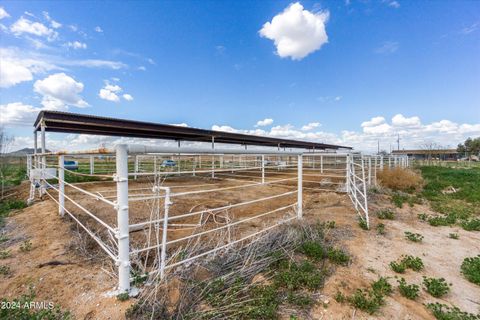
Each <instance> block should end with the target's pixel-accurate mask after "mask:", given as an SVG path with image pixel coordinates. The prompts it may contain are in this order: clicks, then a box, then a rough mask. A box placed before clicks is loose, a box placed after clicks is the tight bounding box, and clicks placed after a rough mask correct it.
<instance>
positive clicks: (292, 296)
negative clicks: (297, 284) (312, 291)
mask: <svg viewBox="0 0 480 320" xmlns="http://www.w3.org/2000/svg"><path fill="white" fill-rule="evenodd" d="M287 302H288V303H290V304H292V305H296V306H299V307H308V306H311V305H312V304H313V303H314V301H313V299H312V298H311V297H310V296H308V295H306V294H301V293H293V292H291V291H290V292H289V293H288V295H287Z"/></svg>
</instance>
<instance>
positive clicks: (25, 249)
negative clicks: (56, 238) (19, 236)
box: [20, 240, 32, 252]
mask: <svg viewBox="0 0 480 320" xmlns="http://www.w3.org/2000/svg"><path fill="white" fill-rule="evenodd" d="M31 250H32V242H31V241H30V240H25V241H23V242H22V244H21V245H20V251H21V252H28V251H31Z"/></svg>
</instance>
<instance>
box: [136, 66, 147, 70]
mask: <svg viewBox="0 0 480 320" xmlns="http://www.w3.org/2000/svg"><path fill="white" fill-rule="evenodd" d="M137 69H138V70H140V71H147V68H145V66H140V67H138V68H137Z"/></svg>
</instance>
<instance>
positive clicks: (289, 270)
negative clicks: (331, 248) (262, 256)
mask: <svg viewBox="0 0 480 320" xmlns="http://www.w3.org/2000/svg"><path fill="white" fill-rule="evenodd" d="M324 279H325V271H324V270H321V269H320V270H319V269H318V268H317V267H316V266H315V265H314V264H312V263H310V262H308V261H303V262H301V263H300V264H297V263H296V262H283V263H281V265H280V267H279V270H278V272H277V273H276V274H275V278H274V283H275V285H276V286H278V287H283V288H287V289H288V290H298V289H301V288H306V289H310V290H314V289H318V288H320V287H321V286H322V284H323V281H324Z"/></svg>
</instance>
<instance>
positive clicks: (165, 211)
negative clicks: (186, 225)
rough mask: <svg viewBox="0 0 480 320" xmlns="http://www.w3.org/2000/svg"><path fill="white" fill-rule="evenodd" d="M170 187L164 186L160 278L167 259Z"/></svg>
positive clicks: (162, 275)
mask: <svg viewBox="0 0 480 320" xmlns="http://www.w3.org/2000/svg"><path fill="white" fill-rule="evenodd" d="M170 204H171V202H170V188H165V203H164V209H163V230H162V252H161V253H160V279H163V277H164V276H165V264H166V260H167V232H168V210H169V208H170Z"/></svg>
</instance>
